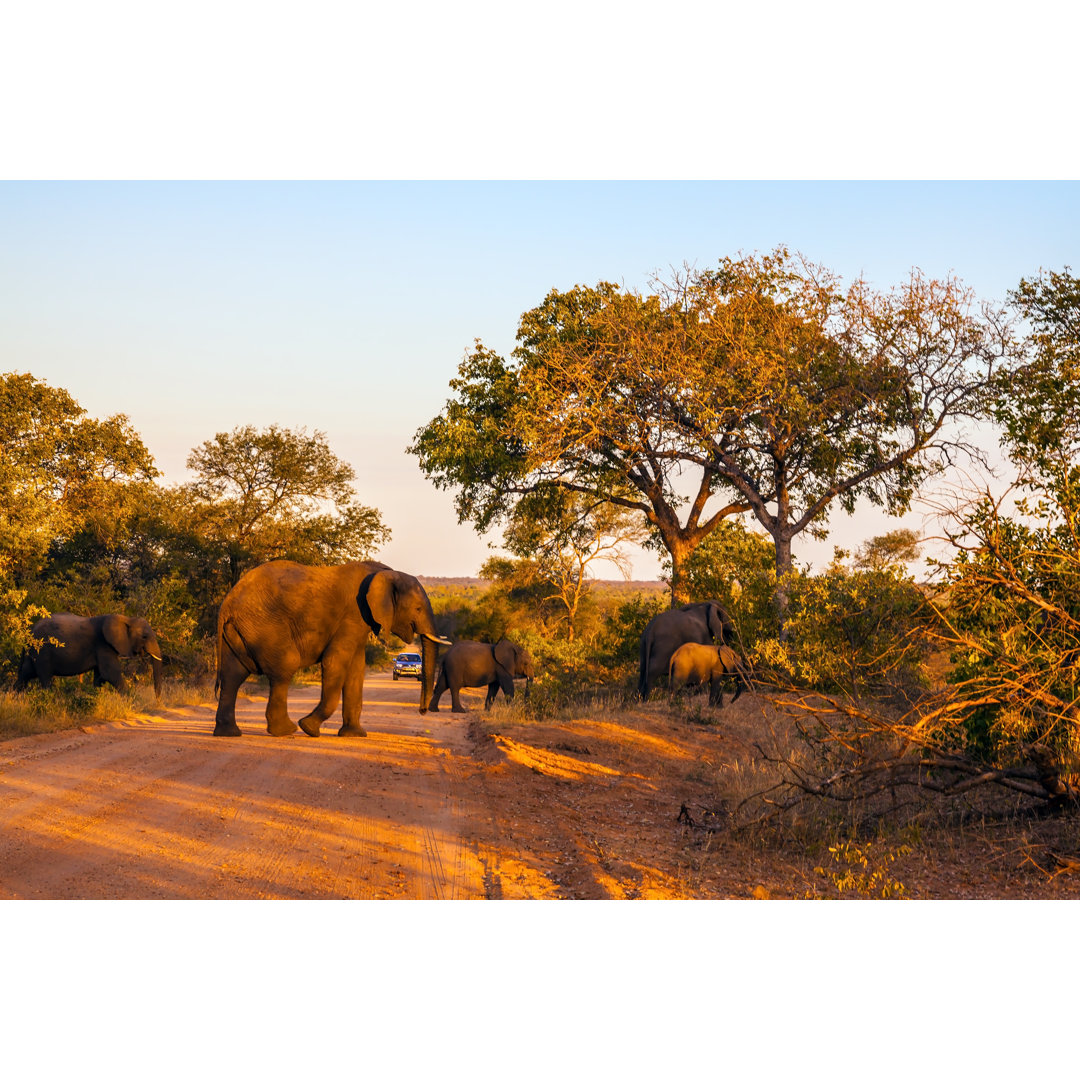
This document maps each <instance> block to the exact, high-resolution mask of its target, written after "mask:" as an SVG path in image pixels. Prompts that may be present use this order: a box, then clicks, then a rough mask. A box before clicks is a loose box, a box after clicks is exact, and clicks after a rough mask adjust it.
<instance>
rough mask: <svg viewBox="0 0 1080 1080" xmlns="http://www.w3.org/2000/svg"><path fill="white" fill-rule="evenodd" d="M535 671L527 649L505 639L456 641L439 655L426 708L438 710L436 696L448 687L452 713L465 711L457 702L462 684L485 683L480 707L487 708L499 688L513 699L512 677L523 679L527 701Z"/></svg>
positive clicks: (513, 678)
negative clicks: (493, 641) (444, 652)
mask: <svg viewBox="0 0 1080 1080" xmlns="http://www.w3.org/2000/svg"><path fill="white" fill-rule="evenodd" d="M534 675H535V670H534V667H533V659H532V657H531V656H530V655H529V653H528V651H527V650H525V649H523V648H521V646H520V645H515V644H514V643H513V642H512V641H508V640H507V639H506V638H502V639H500V640H499V641H498V642H496V643H495V644H494V645H489V644H488V643H487V642H486V641H456V642H454V644H453V645H451V646H450V648H449V649H447V650H446V654H445V655H444V656H443V658H442V663H441V664H440V665H439V678H438V681H437V682H436V683H435V693H434V694H432V697H431V705H430V706H429V708H430V709H431V711H432V712H438V711H439V698H441V697H442V695H443V694H444V693H445V692H446V691H447V690H449V691H450V700H451V701H452V702H453V708H452V710H451V711H452V712H468V709H466V708H465V706H464V705H462V704H461V696H460V694H461V688H462V687H463V686H473V687H475V686H486V687H487V688H488V692H487V699H486V700H485V701H484V708H485V709H490V708H491V703H492V702H493V701H494V700H495V695H496V694H498V692H499V690H502V692H503V693H504V694H505V695H506V700H507V701H513V700H514V680H515V679H525V680H526V683H525V698H526V700H528V697H529V687H530V686H531V685H532V681H533V677H534Z"/></svg>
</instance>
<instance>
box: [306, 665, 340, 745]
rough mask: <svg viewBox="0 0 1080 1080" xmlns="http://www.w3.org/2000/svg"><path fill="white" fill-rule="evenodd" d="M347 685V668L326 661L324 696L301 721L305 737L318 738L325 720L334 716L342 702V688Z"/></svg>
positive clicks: (323, 685)
mask: <svg viewBox="0 0 1080 1080" xmlns="http://www.w3.org/2000/svg"><path fill="white" fill-rule="evenodd" d="M344 683H345V668H344V667H342V666H340V665H338V664H335V663H333V662H332V659H328V660H324V661H323V665H322V694H321V695H320V696H319V704H318V705H316V706H315V708H314V709H312V710H311V712H309V713H308V714H307V716H305V717H303V718H302V719H301V721H300V729H301V730H302V731H303V732H304V734H305V735H310V736H311V737H312V738H317V737H318V735H319V728H320V727H321V726H322V724H323V722H324V721H325V720H329V719H330V717H331V716H333V715H334V713H335V711H336V710H337V707H338V702H339V701H341V688H342V686H343V685H344Z"/></svg>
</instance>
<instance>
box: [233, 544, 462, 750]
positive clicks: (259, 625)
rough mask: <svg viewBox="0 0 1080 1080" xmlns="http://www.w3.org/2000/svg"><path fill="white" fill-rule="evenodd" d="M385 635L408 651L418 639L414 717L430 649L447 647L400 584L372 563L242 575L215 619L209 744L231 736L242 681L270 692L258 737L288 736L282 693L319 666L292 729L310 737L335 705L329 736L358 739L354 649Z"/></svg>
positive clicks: (419, 602) (417, 588)
mask: <svg viewBox="0 0 1080 1080" xmlns="http://www.w3.org/2000/svg"><path fill="white" fill-rule="evenodd" d="M384 633H385V634H390V633H393V634H394V635H396V636H397V637H398V638H400V639H401V641H403V642H405V644H406V645H409V644H411V643H412V642H413V640H414V639H415V638H416V637H417V636H418V635H419V637H420V638H421V656H422V664H423V666H422V677H421V680H420V683H421V689H420V711H421V712H426V711H427V702H428V699H429V698H430V696H431V692H432V687H433V686H434V684H435V667H436V652H437V650H436V646H437V645H439V644H442V645H449V644H450V642H449V641H446V640H445V639H444V638H441V637H438V636H437V635H436V633H435V625H434V617H433V615H432V612H431V603H430V602H429V600H428V597H427V593H425V592H424V587H423V586H422V585H421V584H420V582H419V581H417V580H416V578H414V577H412V576H411V575H410V574H403V573H401V572H400V571H398V570H392V569H391V568H390V567H389V566H386V565H385V564H383V563H379V562H351V563H345V564H344V565H342V566H301V565H300V564H299V563H294V562H289V561H288V560H285V559H282V560H280V561H277V562H269V563H263V565H262V566H257V567H255V568H254V569H253V570H249V571H248V572H247V573H246V574H244V576H243V577H242V578H241V579H240V580H239V581H238V582H237V583H236V584H235V585H234V586H233V587H232V589H231V591H230V592H229V595H228V596H226V597H225V599H224V601H223V602H222V605H221V610H220V611H219V612H218V637H217V654H218V674H217V687H218V691H219V698H218V707H217V717H216V720H215V723H214V734H215V735H239V734H240V728H239V727H238V726H237V723H236V694H237V691H238V690H239V689H240V685H241V684H242V683H243V682H244V680H245V679H246V678H247V677H248V676H249V675H265V676H266V677H267V679H268V680H269V683H270V695H269V700H268V701H267V703H266V730H267V731H269V732H270V734H271V735H292V734H293V733H294V732H295V731H296V730H297V726H296V724H294V723H293V721H292V720H290V719H289V711H288V693H289V684H290V683H291V682H292V678H293V676H294V675H295V674H296V672H297V671H299V670H300V669H301V668H305V667H309V666H311V665H312V664H321V665H322V696H321V698H320V700H319V704H318V705H316V706H315V708H314V709H312V710H311V712H309V713H308V714H307V716H305V717H304V718H303V719H302V720H301V721H300V728H301V730H303V732H304V733H305V734H306V735H311V736H317V735H318V734H319V728H320V726H321V725H322V723H323V721H324V720H327V719H329V718H330V716H332V715H333V713H334V712H335V711H336V709H337V707H338V702H339V701H342V697H343V695H344V700H343V702H342V710H341V714H342V720H343V723H342V725H341V730H340V731H339V732H338V734H339V735H346V736H350V735H351V736H364V735H366V734H367V732H366V731H365V730H364V729H363V728H362V727H361V726H360V711H361V709H362V708H363V701H364V670H365V666H366V665H365V657H364V647H365V646H366V645H367V643H368V639H369V637H370V636H371V635H372V634H374V635H376V636H379V635H380V634H384Z"/></svg>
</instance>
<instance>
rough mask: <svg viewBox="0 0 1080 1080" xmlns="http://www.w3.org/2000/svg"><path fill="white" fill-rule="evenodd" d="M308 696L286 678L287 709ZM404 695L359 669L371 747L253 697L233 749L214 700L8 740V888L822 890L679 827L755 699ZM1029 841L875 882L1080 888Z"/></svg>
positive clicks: (998, 835) (713, 781) (954, 889)
mask: <svg viewBox="0 0 1080 1080" xmlns="http://www.w3.org/2000/svg"><path fill="white" fill-rule="evenodd" d="M317 692H318V691H317V688H315V687H310V686H308V687H294V689H293V691H292V693H291V694H290V710H291V713H292V715H293V717H294V719H295V718H297V717H299V716H301V715H303V713H304V712H306V711H307V710H308V709H309V708H310V707H311V704H312V703H313V702H314V700H315V698H316V695H317ZM418 695H419V686H418V684H417V683H416V682H415V681H412V680H408V681H400V682H394V681H392V680H391V679H390V677H389V675H385V674H373V675H369V677H368V681H367V684H366V686H365V703H364V713H363V722H364V725H365V727H366V728H367V730H368V732H369V737H368V738H367V739H356V740H353V739H339V738H337V737H336V731H337V728H338V726H339V724H340V716H339V717H337V718H336V719H334V720H331V721H330V722H328V723H327V724H326V725H324V727H323V731H324V735H323V737H322V738H319V739H309V738H307V737H305V736H303V735H298V736H295V737H293V738H287V739H274V738H271V737H270V736H268V735H267V734H266V731H265V727H264V720H263V706H264V701H263V698H262V697H261V696H259V692H258V691H257V690H253V691H252V697H251V698H241V700H240V702H239V703H238V708H237V719H238V721H239V723H240V726H241V728H242V730H243V732H244V737H243V738H241V739H214V738H213V737H212V736H211V731H212V729H213V714H214V706H213V704H212V703H207V704H205V705H202V706H198V707H190V708H183V709H172V710H168V711H165V710H163V711H161V712H160V713H157V714H154V715H146V716H139V717H133V718H131V719H128V720H125V721H120V722H115V723H110V724H101V725H96V726H93V727H87V728H86V729H84V730H78V731H71V732H65V733H60V734H52V735H42V736H35V737H32V738H26V739H14V740H9V741H6V742H3V743H0V898H26V899H34V898H52V899H71V898H88V899H89V898H133V899H145V898H203V899H213V898H236V899H256V898H309V899H320V898H347V897H354V898H360V899H374V898H383V897H385V898H400V899H404V898H428V899H472V898H477V899H482V898H530V897H532V898H654V897H655V898H669V897H707V898H718V897H750V896H761V897H766V896H771V897H801V896H805V895H808V894H814V895H828V888H827V883H826V882H825V881H824V879H823V877H822V876H821V874H820V873H817V872H815V870H814V865H815V863H820V862H821V861H822V860H823V853H822V852H821V851H818V852H809V851H804V850H802V849H801V848H800V847H798V846H797V845H788V846H787V847H785V846H783V845H780V846H777V847H772V848H769V849H766V848H765V847H763V845H762V843H761V840H760V837H758V839H757V840H754V839H753V838H750V839H747V838H746V837H745V836H737V835H731V834H729V833H728V832H725V831H722V830H721V831H717V832H714V831H708V830H694V829H691V828H689V827H687V826H686V825H685V824H679V822H678V820H677V819H678V815H679V811H680V808H681V807H682V806H683V805H686V806H687V807H688V808H689V810H690V812H691V814H692V816H693V817H695V818H696V819H697V821H698V822H699V823H700V822H701V821H703V820H708V818H707V814H708V808H709V807H715V808H716V809H717V810H718V811H719V810H721V809H722V806H723V804H724V802H725V800H726V799H729V798H730V797H731V796H730V792H731V790H735V789H738V790H746V791H749V790H750V789H751V788H752V787H753V779H754V778H753V777H752V776H749V777H747V776H744V775H743V773H742V772H740V770H747V769H749V770H751V771H752V769H753V765H752V762H753V741H754V740H755V739H757V738H759V737H760V736H761V734H762V732H763V731H765V729H766V728H767V727H768V725H769V723H771V722H772V719H774V717H770V716H769V715H768V712H767V709H766V707H765V705H764V704H763V702H762V699H761V698H759V697H758V696H757V695H755V694H744V695H743V697H742V698H741V699H740V700H739V701H738V702H736V703H735V704H734V705H728V706H727V707H725V709H724V711H723V713H722V714H721V717H722V719H721V720H720V722H718V723H714V724H710V725H702V724H698V723H690V722H688V721H687V719H686V718H685V717H682V718H679V717H677V716H674V715H673V714H672V712H671V710H670V709H669V708H668V707H667V706H666V705H665V704H664V703H656V704H654V703H650V705H649V706H647V707H643V708H638V709H634V710H630V711H628V712H627V713H626V714H624V715H612V714H605V713H603V712H599V711H598V712H595V713H592V714H588V715H584V716H582V717H581V718H579V719H577V720H574V721H571V722H560V723H551V724H527V723H523V722H521V721H520V720H519V719H518V713H517V710H516V709H514V708H509V709H507V708H498V709H497V710H496V711H495V712H494V713H493V714H491V717H490V719H491V723H489V724H487V725H481V724H479V723H478V722H477V721H478V719H479V718H480V717H481V716H483V713H482V701H483V697H482V694H481V692H479V691H476V692H473V693H471V694H470V695H469V696H468V700H469V702H470V704H471V705H472V707H473V709H474V711H473V712H472V713H470V714H468V715H465V716H462V715H460V714H459V715H455V714H453V713H451V712H450V711H449V709H448V708H447V709H445V710H440V712H438V713H435V714H432V713H426V714H424V715H421V714H420V712H419V710H418V708H417V705H418ZM500 700H501V699H500ZM718 777H721V778H725V783H727V781H728V780H731V779H732V777H734V779H735V781H736V782H735V789H730V787H729V788H724V791H723V792H721V787H722V785H718V779H717V778H718ZM713 820H719V819H713ZM1041 844H1042V841H1041V840H1039V838H1037V837H1032V836H1030V835H1028V833H1027V832H1026V831H1025V827H1024V826H1015V827H1014V826H1010V827H1009V829H1008V830H1006V831H1001V830H998V829H997V828H996V827H995V826H994V825H993V824H992V823H991V824H990V825H988V826H986V827H984V828H982V829H981V831H980V830H976V831H975V832H974V833H971V834H966V839H965V842H964V844H958V843H957V842H956V841H954V840H953V839H949V840H947V841H945V842H941V841H938V842H934V843H931V842H929V841H928V840H925V839H924V840H923V841H922V842H921V843H919V844H918V845H916V846H915V848H914V851H913V852H912V853H911V854H910V855H907V856H904V857H903V858H901V859H899V860H897V862H896V863H895V865H894V866H893V867H892V869H891V873H892V874H893V875H894V877H895V878H896V879H897V880H899V881H902V882H903V883H904V884H905V888H906V893H907V895H910V896H924V897H932V896H939V897H940V896H953V897H979V896H1014V897H1019V896H1031V897H1036V896H1038V897H1047V898H1051V897H1053V898H1061V897H1066V896H1077V895H1080V887H1078V886H1080V881H1078V880H1077V879H1078V878H1080V875H1076V874H1074V875H1058V876H1052V874H1051V873H1049V872H1048V871H1047V869H1046V866H1047V863H1046V859H1045V850H1044V846H1040V845H1041ZM1040 853H1041V854H1040ZM834 892H835V890H834Z"/></svg>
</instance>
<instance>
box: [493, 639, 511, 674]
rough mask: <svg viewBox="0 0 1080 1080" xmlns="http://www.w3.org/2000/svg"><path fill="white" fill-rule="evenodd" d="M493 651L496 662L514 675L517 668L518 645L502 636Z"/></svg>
mask: <svg viewBox="0 0 1080 1080" xmlns="http://www.w3.org/2000/svg"><path fill="white" fill-rule="evenodd" d="M492 652H493V653H494V654H495V662H496V663H497V664H498V665H499V666H500V667H504V668H506V670H507V672H509V674H510V675H511V676H513V675H514V673H515V671H516V670H517V662H516V661H517V646H516V645H515V644H514V643H513V642H512V641H507V640H506V638H501V639H500V640H499V643H498V644H497V645H496V646H495V647H494V648H493V649H492Z"/></svg>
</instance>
